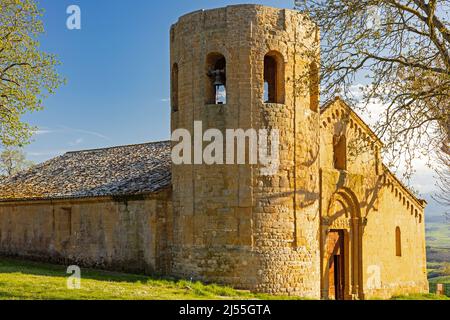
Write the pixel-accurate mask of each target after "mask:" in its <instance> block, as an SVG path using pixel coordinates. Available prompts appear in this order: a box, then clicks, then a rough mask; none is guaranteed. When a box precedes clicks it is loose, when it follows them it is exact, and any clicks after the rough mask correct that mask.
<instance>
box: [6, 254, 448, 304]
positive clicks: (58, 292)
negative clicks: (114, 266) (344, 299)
mask: <svg viewBox="0 0 450 320" xmlns="http://www.w3.org/2000/svg"><path fill="white" fill-rule="evenodd" d="M68 276H69V275H68V274H66V267H64V266H59V265H53V264H46V263H37V262H30V261H22V260H15V259H5V258H0V300H2V299H9V300H17V299H33V300H36V299H37V300H39V299H45V300H67V299H70V300H79V299H87V300H98V299H104V300H123V299H125V300H136V299H139V300H179V299H186V300H192V299H202V300H211V299H214V300H222V299H239V300H248V299H262V300H270V299H299V298H297V297H286V296H273V295H267V294H253V293H250V292H248V291H244V290H235V289H232V288H230V287H226V286H220V285H216V284H203V283H200V282H189V281H186V280H173V279H163V278H155V277H148V276H143V275H135V274H124V273H117V272H108V271H101V270H93V269H84V268H83V269H82V271H81V288H80V289H79V290H69V289H67V277H68ZM434 280H435V281H436V282H438V283H449V282H450V277H441V278H435V279H434ZM434 280H433V281H434ZM393 299H394V300H442V299H449V298H447V297H445V296H437V295H434V294H425V295H410V296H399V297H394V298H393Z"/></svg>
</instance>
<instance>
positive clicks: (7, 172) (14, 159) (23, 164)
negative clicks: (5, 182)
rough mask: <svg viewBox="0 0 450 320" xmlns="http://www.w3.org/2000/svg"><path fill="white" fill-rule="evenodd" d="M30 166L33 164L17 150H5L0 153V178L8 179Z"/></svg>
mask: <svg viewBox="0 0 450 320" xmlns="http://www.w3.org/2000/svg"><path fill="white" fill-rule="evenodd" d="M31 166H33V162H32V161H29V160H27V158H26V155H25V153H24V152H23V150H21V149H19V148H7V149H5V150H3V151H2V152H1V153H0V177H10V176H12V175H14V174H16V173H18V172H20V171H22V170H26V169H28V168H30V167H31Z"/></svg>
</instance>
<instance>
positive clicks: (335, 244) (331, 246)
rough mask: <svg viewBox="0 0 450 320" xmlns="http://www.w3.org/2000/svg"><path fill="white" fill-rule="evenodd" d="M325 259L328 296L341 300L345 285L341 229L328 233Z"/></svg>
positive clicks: (342, 233)
mask: <svg viewBox="0 0 450 320" xmlns="http://www.w3.org/2000/svg"><path fill="white" fill-rule="evenodd" d="M327 259H328V298H329V299H336V300H343V299H344V287H345V273H344V261H345V260H344V232H343V230H332V231H330V232H329V233H328V236H327Z"/></svg>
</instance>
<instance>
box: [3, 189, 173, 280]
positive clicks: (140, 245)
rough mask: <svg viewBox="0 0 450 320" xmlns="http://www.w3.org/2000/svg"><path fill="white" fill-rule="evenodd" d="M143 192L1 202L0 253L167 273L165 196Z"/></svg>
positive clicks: (167, 210)
mask: <svg viewBox="0 0 450 320" xmlns="http://www.w3.org/2000/svg"><path fill="white" fill-rule="evenodd" d="M168 197H169V193H168V192H167V191H165V192H162V193H159V194H156V195H147V196H135V197H123V198H109V197H108V198H91V199H76V200H75V199H74V200H58V201H28V202H10V203H0V254H1V255H10V256H18V257H22V258H30V259H35V260H43V261H52V262H57V263H65V264H68V263H74V264H78V265H80V266H91V267H98V268H104V269H112V270H120V271H129V272H146V273H152V274H161V273H166V272H167V270H168V268H169V258H170V257H169V255H168V254H169V253H170V252H169V250H168V248H167V246H168V245H167V242H168V241H170V230H171V227H170V221H171V220H170V211H171V208H170V206H171V205H170V202H169V201H168Z"/></svg>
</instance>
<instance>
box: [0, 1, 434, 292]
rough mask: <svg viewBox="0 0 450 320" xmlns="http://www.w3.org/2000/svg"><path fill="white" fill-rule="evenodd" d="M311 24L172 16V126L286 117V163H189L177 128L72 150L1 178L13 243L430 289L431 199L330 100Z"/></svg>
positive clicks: (102, 262)
mask: <svg viewBox="0 0 450 320" xmlns="http://www.w3.org/2000/svg"><path fill="white" fill-rule="evenodd" d="M311 27H312V28H314V26H313V25H312V23H311V22H310V21H309V20H308V19H306V18H305V16H303V15H302V14H301V13H299V12H298V11H295V10H285V9H275V8H270V7H265V6H260V5H235V6H228V7H226V8H220V9H213V10H206V11H203V10H202V11H196V12H193V13H190V14H187V15H185V16H182V17H181V18H179V21H178V22H177V23H175V24H174V25H173V26H172V28H171V30H170V46H171V50H170V60H171V91H172V94H171V98H172V99H171V110H170V112H171V128H172V131H173V130H175V129H177V128H185V129H187V130H189V131H191V132H192V131H193V130H194V129H193V122H194V121H202V123H203V128H204V130H206V129H207V128H217V129H219V130H225V129H228V128H242V129H244V130H246V129H248V128H255V129H259V128H278V129H279V133H280V136H279V139H280V144H279V146H280V150H279V159H280V165H279V168H278V171H277V172H276V174H274V175H270V176H265V175H262V174H261V173H260V170H259V168H258V166H259V165H253V164H252V165H250V164H236V165H229V164H223V165H219V164H215V165H207V164H181V165H175V164H173V163H172V161H171V142H154V143H146V144H139V145H129V146H119V147H112V148H105V149H96V150H85V151H76V152H68V153H66V154H64V155H62V156H60V157H57V158H54V159H51V160H49V161H47V162H44V163H42V164H39V165H37V166H35V167H33V168H32V169H30V170H28V171H25V172H22V173H19V174H17V175H15V176H12V177H10V178H9V179H7V180H4V181H2V183H1V186H0V254H2V255H5V256H18V257H23V258H27V259H38V260H44V261H53V262H57V263H65V264H69V263H70V264H78V265H80V266H92V267H98V268H104V269H111V270H122V271H128V272H142V273H148V274H155V275H170V276H176V277H184V278H193V279H198V280H202V281H206V282H217V283H222V284H228V285H231V286H233V287H236V288H242V289H249V290H252V291H256V292H266V293H272V294H282V295H298V296H304V297H310V298H317V299H319V298H321V299H368V298H373V297H380V298H387V297H390V296H392V295H394V294H406V293H419V292H421V293H422V292H427V290H428V282H427V274H426V257H425V234H424V232H425V231H424V230H425V228H424V221H425V219H424V207H425V205H426V202H425V201H424V200H421V199H418V198H417V197H415V196H414V194H413V193H411V191H409V190H408V189H407V188H406V187H405V186H404V185H403V184H402V183H401V182H400V181H399V180H398V179H397V178H396V177H395V176H394V175H393V174H392V173H391V172H390V171H389V170H388V168H387V167H386V166H384V165H383V163H382V160H381V154H380V152H381V150H382V147H383V146H382V142H381V141H380V140H379V139H378V138H377V136H376V135H375V134H374V133H373V132H372V131H371V129H370V128H369V127H368V126H367V125H366V124H365V123H364V122H363V121H362V120H361V118H360V117H359V116H358V115H357V114H356V113H355V112H354V111H352V109H351V108H350V107H349V105H348V104H347V103H346V102H345V101H343V100H342V99H340V98H336V99H334V100H333V101H330V102H328V103H327V104H325V105H324V106H322V107H319V97H318V94H319V88H318V81H317V65H318V64H319V61H318V60H317V59H318V56H315V57H311V56H309V55H307V54H306V50H307V49H306V48H308V47H311V46H314V45H315V44H317V43H318V41H319V40H318V38H319V34H318V32H315V33H308V32H307V30H308V29H311ZM305 71H306V72H305ZM303 83H308V84H309V85H308V89H307V90H306V89H305V85H304V84H303ZM358 144H361V145H364V147H361V148H357V149H356V150H357V151H358V152H354V151H355V148H354V146H356V145H358ZM352 146H353V147H352Z"/></svg>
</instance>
